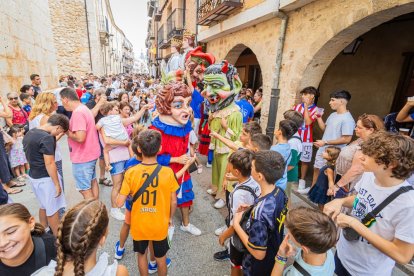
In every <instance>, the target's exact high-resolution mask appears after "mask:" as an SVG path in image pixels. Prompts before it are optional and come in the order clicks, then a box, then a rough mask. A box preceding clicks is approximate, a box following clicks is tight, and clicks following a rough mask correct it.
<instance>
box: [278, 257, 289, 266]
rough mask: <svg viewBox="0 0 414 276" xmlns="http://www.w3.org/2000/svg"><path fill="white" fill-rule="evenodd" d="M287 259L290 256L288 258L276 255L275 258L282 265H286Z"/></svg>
mask: <svg viewBox="0 0 414 276" xmlns="http://www.w3.org/2000/svg"><path fill="white" fill-rule="evenodd" d="M287 260H288V258H286V257H282V256H280V255H276V258H275V261H276V262H277V263H278V264H281V265H285V264H286V263H287Z"/></svg>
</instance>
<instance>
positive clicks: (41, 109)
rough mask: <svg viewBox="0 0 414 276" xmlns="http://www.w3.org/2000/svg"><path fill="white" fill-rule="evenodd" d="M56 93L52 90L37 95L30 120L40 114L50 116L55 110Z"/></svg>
mask: <svg viewBox="0 0 414 276" xmlns="http://www.w3.org/2000/svg"><path fill="white" fill-rule="evenodd" d="M55 102H56V97H55V94H53V93H52V92H42V93H40V94H39V95H37V97H36V102H35V104H34V106H33V107H32V111H31V112H30V116H29V120H33V119H34V118H35V117H36V116H37V115H39V114H42V113H43V114H45V115H47V116H50V115H51V114H52V113H53V111H55V109H54V106H55Z"/></svg>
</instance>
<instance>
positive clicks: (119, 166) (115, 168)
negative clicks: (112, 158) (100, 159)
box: [109, 160, 126, 175]
mask: <svg viewBox="0 0 414 276" xmlns="http://www.w3.org/2000/svg"><path fill="white" fill-rule="evenodd" d="M125 163H126V160H124V161H118V162H115V163H111V167H112V169H111V170H110V171H109V173H110V174H111V175H117V174H120V173H123V172H124V168H125Z"/></svg>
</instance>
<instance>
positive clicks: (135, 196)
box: [131, 164, 162, 207]
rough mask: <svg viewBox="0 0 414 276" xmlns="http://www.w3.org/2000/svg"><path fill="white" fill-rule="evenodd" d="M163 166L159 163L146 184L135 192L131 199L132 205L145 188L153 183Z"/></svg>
mask: <svg viewBox="0 0 414 276" xmlns="http://www.w3.org/2000/svg"><path fill="white" fill-rule="evenodd" d="M161 168H162V166H161V165H160V164H158V165H157V167H156V168H155V170H154V171H153V172H152V174H151V175H150V176H149V177H148V178H147V179H146V180H145V182H144V184H142V186H141V188H139V190H138V191H137V192H136V193H135V194H134V197H133V198H132V201H131V205H134V202H135V201H136V200H137V199H138V198H139V197H140V196H141V195H142V194H143V193H144V192H145V190H146V189H147V188H148V186H149V185H150V184H151V183H152V181H153V180H154V178H155V177H156V176H157V175H158V173H159V172H160V170H161ZM131 207H132V206H131Z"/></svg>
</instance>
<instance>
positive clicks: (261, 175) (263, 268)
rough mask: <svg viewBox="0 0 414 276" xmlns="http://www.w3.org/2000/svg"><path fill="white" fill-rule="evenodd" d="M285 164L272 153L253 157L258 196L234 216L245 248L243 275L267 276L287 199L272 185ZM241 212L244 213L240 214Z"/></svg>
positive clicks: (256, 154)
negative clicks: (249, 206) (251, 204)
mask: <svg viewBox="0 0 414 276" xmlns="http://www.w3.org/2000/svg"><path fill="white" fill-rule="evenodd" d="M284 170H285V162H284V160H283V157H282V156H281V155H280V154H279V153H278V152H275V151H271V150H266V151H259V152H256V153H254V154H253V160H252V171H251V175H252V177H253V179H254V180H255V181H256V182H257V183H258V184H259V186H260V190H261V195H260V197H259V198H258V199H257V200H256V201H255V204H254V205H253V206H252V207H251V208H249V209H247V208H246V207H247V206H240V207H239V210H238V211H239V212H237V213H236V214H235V215H234V218H233V227H234V231H235V232H236V234H237V236H238V239H239V240H240V242H241V243H242V244H243V245H244V247H245V248H246V251H247V252H246V254H245V256H244V258H243V275H245V276H252V275H270V273H271V272H272V268H273V265H274V262H275V256H276V252H277V251H278V249H279V246H280V244H281V243H282V241H283V228H284V227H283V222H284V219H285V216H286V212H287V208H286V206H287V197H286V195H285V193H284V192H283V190H282V189H280V188H279V187H277V186H275V184H274V183H275V182H276V181H277V180H278V179H280V178H281V177H282V176H283V173H284ZM243 211H244V212H243Z"/></svg>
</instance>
